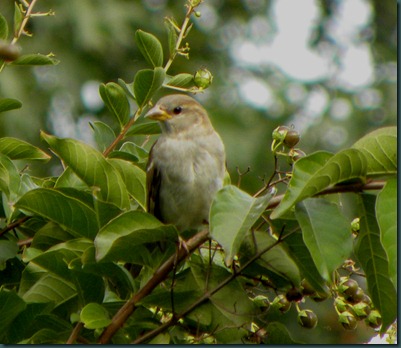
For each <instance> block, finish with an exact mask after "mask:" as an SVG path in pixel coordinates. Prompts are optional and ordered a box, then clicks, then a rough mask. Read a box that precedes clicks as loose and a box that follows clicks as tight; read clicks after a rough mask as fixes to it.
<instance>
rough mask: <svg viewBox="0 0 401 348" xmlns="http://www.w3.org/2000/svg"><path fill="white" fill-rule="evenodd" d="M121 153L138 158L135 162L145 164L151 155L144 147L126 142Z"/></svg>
mask: <svg viewBox="0 0 401 348" xmlns="http://www.w3.org/2000/svg"><path fill="white" fill-rule="evenodd" d="M120 151H121V152H126V153H128V154H131V155H133V156H135V157H136V160H135V162H139V163H144V162H147V161H148V157H149V153H148V151H146V150H145V149H144V148H143V147H140V146H138V145H137V144H135V143H133V142H130V141H127V142H125V143H124V144H123V145H122V146H121V148H120Z"/></svg>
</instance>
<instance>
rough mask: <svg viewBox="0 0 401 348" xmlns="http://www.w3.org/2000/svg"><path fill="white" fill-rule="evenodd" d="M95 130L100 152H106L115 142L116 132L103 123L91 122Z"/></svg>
mask: <svg viewBox="0 0 401 348" xmlns="http://www.w3.org/2000/svg"><path fill="white" fill-rule="evenodd" d="M89 125H90V126H91V128H92V129H93V132H94V137H95V141H96V145H97V147H98V149H99V150H100V151H102V152H103V151H104V150H106V149H107V147H108V146H109V145H110V144H111V143H112V142H113V141H114V139H115V137H116V135H115V134H114V131H113V130H112V129H111V128H110V127H109V126H108V125H107V124H106V123H103V122H101V121H95V122H90V123H89Z"/></svg>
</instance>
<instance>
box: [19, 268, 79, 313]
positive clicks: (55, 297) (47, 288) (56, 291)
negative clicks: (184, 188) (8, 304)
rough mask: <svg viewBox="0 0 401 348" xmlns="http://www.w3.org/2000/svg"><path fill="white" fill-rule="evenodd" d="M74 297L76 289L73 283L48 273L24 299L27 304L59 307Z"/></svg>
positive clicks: (26, 293)
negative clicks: (46, 304) (48, 303)
mask: <svg viewBox="0 0 401 348" xmlns="http://www.w3.org/2000/svg"><path fill="white" fill-rule="evenodd" d="M74 296H76V289H75V286H74V284H73V283H71V282H69V281H67V280H65V279H62V278H61V277H59V276H56V275H53V274H51V273H47V274H46V275H44V276H43V277H41V278H40V279H39V280H38V281H37V282H36V283H34V284H33V285H32V286H31V287H30V289H29V290H28V291H27V292H25V293H24V295H23V296H22V298H23V299H24V300H25V301H27V302H40V303H43V302H52V303H54V304H55V305H56V306H57V305H60V304H62V303H64V302H66V301H68V300H70V299H71V298H73V297H74Z"/></svg>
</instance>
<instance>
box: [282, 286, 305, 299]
mask: <svg viewBox="0 0 401 348" xmlns="http://www.w3.org/2000/svg"><path fill="white" fill-rule="evenodd" d="M285 297H286V299H287V300H288V301H290V302H299V301H301V300H302V298H303V296H302V292H301V291H300V290H299V289H297V288H291V289H290V290H288V291H287V292H286V294H285Z"/></svg>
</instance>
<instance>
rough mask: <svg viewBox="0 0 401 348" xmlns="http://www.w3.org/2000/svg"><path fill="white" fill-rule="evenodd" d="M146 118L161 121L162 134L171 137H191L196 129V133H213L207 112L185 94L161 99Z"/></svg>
mask: <svg viewBox="0 0 401 348" xmlns="http://www.w3.org/2000/svg"><path fill="white" fill-rule="evenodd" d="M145 117H146V118H149V119H152V120H157V121H159V122H160V125H161V128H162V132H163V133H165V134H169V135H175V136H176V135H179V136H188V137H190V136H191V135H192V133H193V131H194V130H195V129H196V133H200V132H201V133H203V132H205V133H206V132H209V131H210V130H211V131H213V128H212V126H211V124H210V121H209V117H208V116H207V112H206V110H205V109H204V108H203V107H202V105H200V104H199V103H198V102H197V101H196V100H195V99H194V98H192V97H190V96H188V95H185V94H172V95H168V96H165V97H163V98H161V99H160V100H159V101H158V102H157V103H156V105H155V106H154V107H153V108H152V109H150V110H149V111H148V113H147V114H146V115H145Z"/></svg>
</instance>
